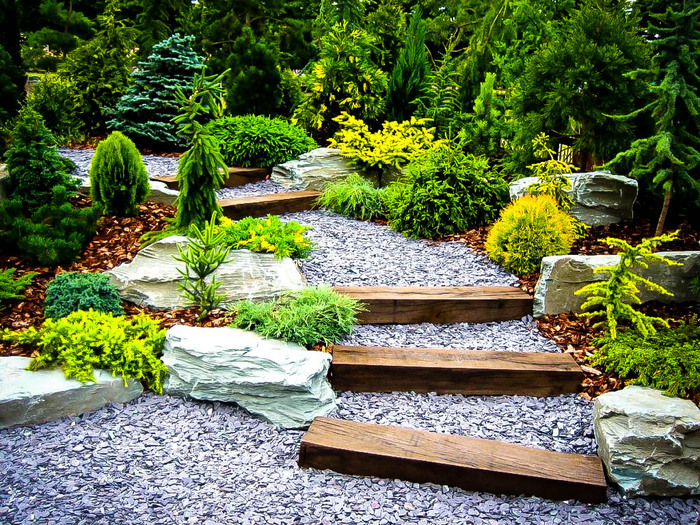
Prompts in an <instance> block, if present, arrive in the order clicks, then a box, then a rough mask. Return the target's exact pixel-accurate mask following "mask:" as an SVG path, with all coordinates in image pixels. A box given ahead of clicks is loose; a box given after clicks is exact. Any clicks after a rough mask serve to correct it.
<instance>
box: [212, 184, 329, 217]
mask: <svg viewBox="0 0 700 525" xmlns="http://www.w3.org/2000/svg"><path fill="white" fill-rule="evenodd" d="M319 195H321V192H318V191H311V190H307V191H292V192H288V193H275V194H272V195H257V196H254V197H240V198H237V199H220V200H219V204H220V205H221V207H222V208H223V210H224V215H225V216H226V217H228V218H229V219H233V220H235V221H237V220H239V219H242V218H244V217H264V216H265V215H281V214H283V213H292V212H296V211H306V210H310V209H312V208H314V206H315V204H316V199H318V197H319Z"/></svg>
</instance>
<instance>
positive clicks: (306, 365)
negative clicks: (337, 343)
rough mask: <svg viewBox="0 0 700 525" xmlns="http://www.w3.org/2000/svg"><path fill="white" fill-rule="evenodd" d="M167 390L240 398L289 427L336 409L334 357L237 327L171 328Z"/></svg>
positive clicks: (165, 354) (213, 398)
mask: <svg viewBox="0 0 700 525" xmlns="http://www.w3.org/2000/svg"><path fill="white" fill-rule="evenodd" d="M163 362H164V363H165V364H166V365H167V366H168V370H169V373H170V375H169V376H168V379H167V380H166V383H165V388H164V391H165V393H168V394H172V395H178V396H186V397H193V398H195V399H201V400H207V401H225V402H233V403H237V404H238V405H240V406H241V407H243V408H245V409H246V410H248V411H249V412H251V413H253V414H256V415H258V416H261V417H263V418H264V419H266V420H268V421H269V422H271V423H273V424H275V425H277V426H280V427H284V428H302V427H307V426H309V425H310V424H311V421H313V419H314V417H316V416H325V415H328V414H329V413H330V412H331V411H332V410H333V409H335V394H334V393H333V389H332V388H331V386H330V384H329V382H328V379H327V375H328V368H329V366H330V363H331V356H330V354H327V353H325V352H314V351H310V350H306V349H305V348H303V347H301V346H299V345H296V344H291V343H285V342H283V341H276V340H274V339H264V338H263V337H261V336H259V335H258V334H256V333H254V332H247V331H245V330H238V329H236V328H200V327H190V326H183V325H176V326H174V327H172V328H171V329H170V330H168V333H167V335H166V339H165V348H164V351H163Z"/></svg>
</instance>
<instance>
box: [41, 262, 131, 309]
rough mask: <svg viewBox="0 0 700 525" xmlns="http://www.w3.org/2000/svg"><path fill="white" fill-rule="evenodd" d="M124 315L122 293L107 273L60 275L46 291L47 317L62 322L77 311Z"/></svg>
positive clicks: (45, 307)
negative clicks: (120, 296) (120, 293)
mask: <svg viewBox="0 0 700 525" xmlns="http://www.w3.org/2000/svg"><path fill="white" fill-rule="evenodd" d="M90 309H92V310H95V311H96V312H104V313H112V314H114V315H123V314H124V310H123V309H122V301H121V299H120V298H119V292H118V291H117V288H116V286H114V285H113V284H112V283H111V282H110V280H109V276H107V274H104V273H79V272H66V273H60V274H58V275H57V276H56V278H55V279H54V280H53V281H51V282H50V283H49V285H48V286H47V287H46V299H45V300H44V316H45V317H47V318H49V319H60V318H61V317H66V316H67V315H69V314H72V313H73V312H77V311H78V310H90Z"/></svg>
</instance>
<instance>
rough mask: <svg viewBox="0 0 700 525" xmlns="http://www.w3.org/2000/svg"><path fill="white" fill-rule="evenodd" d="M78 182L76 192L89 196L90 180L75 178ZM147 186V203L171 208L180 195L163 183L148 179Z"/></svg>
mask: <svg viewBox="0 0 700 525" xmlns="http://www.w3.org/2000/svg"><path fill="white" fill-rule="evenodd" d="M77 178H78V180H79V181H80V187H79V188H78V191H79V192H80V193H82V194H83V195H87V196H90V179H89V178H87V177H77ZM148 182H149V184H150V185H151V192H150V193H149V194H148V197H146V200H147V201H148V202H156V203H158V204H167V205H168V206H172V205H173V204H175V199H177V196H178V195H180V192H179V191H177V190H171V189H170V188H168V185H167V184H165V183H164V182H160V181H157V180H152V179H149V181H148Z"/></svg>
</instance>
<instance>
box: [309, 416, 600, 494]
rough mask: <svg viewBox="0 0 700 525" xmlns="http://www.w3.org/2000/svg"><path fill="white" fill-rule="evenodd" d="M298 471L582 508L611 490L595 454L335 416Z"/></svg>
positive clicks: (317, 424) (325, 422)
mask: <svg viewBox="0 0 700 525" xmlns="http://www.w3.org/2000/svg"><path fill="white" fill-rule="evenodd" d="M299 465H300V466H301V467H313V468H319V469H331V470H335V471H337V472H341V473H345V474H353V475H365V476H378V477H387V478H394V479H395V478H398V479H404V480H408V481H415V482H433V483H439V484H443V485H452V486H457V487H461V488H463V489H465V490H475V491H485V492H493V493H497V494H498V493H502V494H527V495H534V496H540V497H545V498H551V499H571V498H574V499H578V500H580V501H584V502H602V501H605V499H606V491H607V485H606V483H605V476H604V474H603V468H602V463H601V461H600V458H598V457H597V456H584V455H580V454H568V453H562V452H551V451H547V450H541V449H536V448H531V447H525V446H522V445H515V444H511V443H503V442H500V441H493V440H488V439H479V438H472V437H465V436H456V435H449V434H437V433H434V432H427V431H423V430H411V429H406V428H400V427H390V426H383V425H374V424H369V423H358V422H354V421H345V420H340V419H332V418H316V419H315V420H314V421H313V423H312V424H311V426H310V427H309V430H308V432H307V433H306V435H305V436H304V437H303V439H302V441H301V447H300V451H299Z"/></svg>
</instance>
